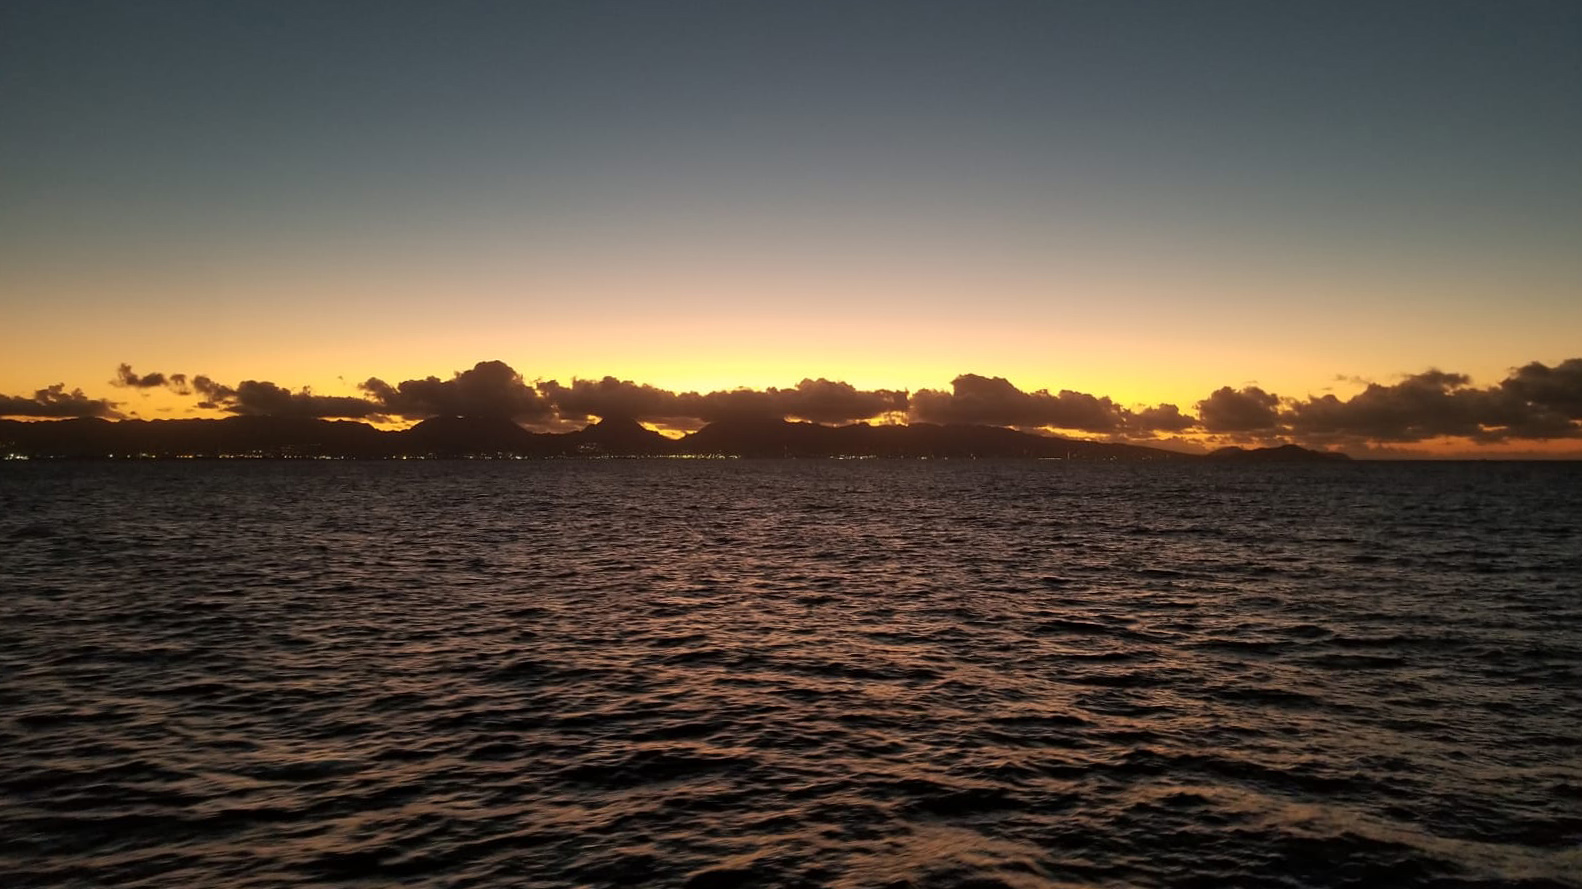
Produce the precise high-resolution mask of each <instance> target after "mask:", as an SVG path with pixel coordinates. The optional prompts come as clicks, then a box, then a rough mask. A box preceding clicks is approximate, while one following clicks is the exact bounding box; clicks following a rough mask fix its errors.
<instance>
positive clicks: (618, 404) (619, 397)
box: [538, 377, 697, 423]
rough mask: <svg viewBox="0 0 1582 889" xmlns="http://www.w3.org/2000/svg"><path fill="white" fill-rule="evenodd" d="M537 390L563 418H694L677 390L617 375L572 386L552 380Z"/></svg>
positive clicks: (658, 419) (660, 419)
mask: <svg viewBox="0 0 1582 889" xmlns="http://www.w3.org/2000/svg"><path fill="white" fill-rule="evenodd" d="M538 391H539V393H540V394H542V395H543V396H544V398H545V399H546V400H548V401H549V402H550V403H551V404H553V405H554V406H555V409H556V411H557V412H558V414H559V416H560V418H561V419H562V420H588V419H590V418H591V417H625V418H629V419H632V420H641V421H644V422H651V423H652V422H657V423H669V422H674V421H683V420H688V419H693V418H692V417H691V415H690V414H689V410H690V408H689V407H687V406H686V405H684V404H683V402H682V399H681V398H680V397H679V396H678V395H676V393H674V392H670V391H668V390H665V389H659V388H656V387H654V386H650V385H648V384H647V383H643V384H638V383H633V382H631V381H629V380H618V379H616V378H615V377H604V378H603V379H599V380H579V379H573V380H572V381H571V385H570V386H564V385H561V384H560V383H559V382H558V381H556V380H550V381H548V382H545V383H540V384H539V386H538ZM693 397H694V398H695V397H697V396H696V395H693Z"/></svg>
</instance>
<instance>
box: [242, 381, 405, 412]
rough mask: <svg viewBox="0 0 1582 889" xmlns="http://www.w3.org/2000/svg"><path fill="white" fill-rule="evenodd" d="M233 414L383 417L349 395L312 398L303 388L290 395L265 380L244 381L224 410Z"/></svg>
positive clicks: (376, 409)
mask: <svg viewBox="0 0 1582 889" xmlns="http://www.w3.org/2000/svg"><path fill="white" fill-rule="evenodd" d="M225 409H226V410H228V411H230V412H231V413H233V414H247V415H259V416H269V417H320V418H341V419H354V420H356V419H365V418H375V417H382V416H383V412H382V410H381V408H380V407H379V405H377V404H374V403H373V402H372V401H369V400H367V399H366V398H357V397H355V396H350V395H314V394H313V392H312V390H310V389H307V388H304V389H302V390H301V391H298V392H292V391H291V390H290V389H287V388H285V387H283V386H277V385H275V384H274V383H271V382H268V381H266V380H243V381H242V382H241V383H240V384H238V385H237V387H236V396H235V399H234V400H233V401H232V402H231V403H230V404H228V405H226V407H225Z"/></svg>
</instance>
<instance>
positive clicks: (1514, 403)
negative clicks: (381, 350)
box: [0, 358, 1582, 450]
mask: <svg viewBox="0 0 1582 889" xmlns="http://www.w3.org/2000/svg"><path fill="white" fill-rule="evenodd" d="M111 383H112V385H114V386H117V387H119V388H126V389H134V390H152V389H161V388H163V389H167V390H169V391H171V392H174V393H176V394H178V395H183V396H191V397H196V399H197V401H196V404H195V406H197V407H200V408H204V409H211V410H220V411H224V412H227V413H232V414H238V415H252V416H259V415H263V416H288V417H318V418H331V419H357V420H376V421H377V420H389V419H401V420H419V419H425V418H428V417H436V416H478V417H501V418H506V419H510V420H513V421H515V422H517V423H520V424H522V425H524V426H528V427H531V428H538V429H564V428H567V427H570V426H576V425H581V424H585V423H587V422H588V421H590V420H591V419H593V418H595V417H622V418H630V419H633V420H638V421H641V422H645V423H652V424H656V425H662V426H666V427H670V428H674V429H696V428H698V427H700V426H703V425H706V424H708V423H713V422H717V421H720V420H728V419H793V420H807V421H811V422H815V423H823V424H828V425H840V424H846V423H854V422H866V421H874V420H878V421H883V422H901V421H906V422H912V423H938V424H970V425H989V426H1010V427H1015V428H1019V429H1028V430H1038V429H1043V430H1051V431H1060V432H1078V433H1087V434H1090V435H1096V436H1102V437H1105V438H1107V439H1109V440H1114V441H1134V442H1143V443H1146V442H1155V443H1160V442H1164V441H1169V440H1172V439H1174V440H1179V438H1176V437H1179V436H1181V435H1182V434H1187V435H1196V436H1199V437H1200V438H1201V439H1207V440H1209V441H1211V442H1212V441H1237V442H1252V441H1273V440H1289V441H1295V442H1299V443H1302V444H1305V445H1310V446H1319V447H1342V448H1347V449H1354V450H1368V449H1370V448H1377V447H1380V446H1399V445H1404V444H1411V443H1416V442H1424V441H1430V440H1436V439H1442V438H1457V439H1465V440H1468V441H1472V442H1479V443H1505V442H1512V441H1545V440H1552V439H1577V438H1582V358H1571V359H1567V360H1565V361H1562V362H1560V363H1559V364H1558V365H1555V366H1554V367H1549V366H1547V365H1545V364H1542V363H1541V362H1536V361H1535V362H1532V363H1530V364H1527V365H1524V366H1522V367H1518V368H1514V369H1512V370H1511V372H1510V374H1509V375H1508V376H1507V377H1506V378H1505V379H1504V380H1501V381H1500V382H1499V383H1497V384H1495V385H1492V386H1485V387H1478V386H1475V385H1473V383H1472V380H1471V379H1470V378H1469V377H1468V376H1466V375H1465V374H1459V373H1450V372H1445V371H1440V370H1427V371H1424V372H1422V373H1418V374H1412V375H1409V376H1406V377H1405V378H1403V379H1402V380H1400V381H1399V382H1396V383H1392V384H1381V383H1368V384H1367V385H1366V387H1365V388H1364V389H1363V390H1362V391H1361V392H1359V393H1357V394H1356V395H1353V396H1351V397H1349V398H1345V399H1342V398H1339V397H1337V396H1335V395H1323V396H1317V397H1315V396H1311V395H1309V396H1306V397H1302V398H1295V397H1283V396H1281V395H1279V394H1277V393H1274V392H1269V391H1266V390H1264V389H1262V388H1260V387H1258V386H1256V385H1247V386H1242V387H1240V388H1233V387H1231V386H1224V387H1221V388H1219V389H1216V390H1215V391H1213V392H1211V393H1209V394H1208V395H1207V396H1206V397H1205V398H1203V399H1202V400H1200V401H1198V402H1197V403H1196V404H1195V405H1194V406H1193V407H1194V409H1195V411H1196V413H1195V414H1192V413H1186V412H1183V411H1182V410H1181V408H1179V407H1178V406H1176V405H1173V404H1160V405H1154V406H1151V407H1145V406H1136V407H1126V406H1123V405H1120V404H1117V403H1116V402H1114V401H1113V400H1111V399H1110V398H1108V397H1102V396H1095V395H1090V394H1088V393H1084V392H1074V391H1071V390H1069V389H1062V390H1060V391H1058V392H1050V391H1049V390H1046V389H1039V390H1034V391H1026V390H1023V389H1020V388H1018V387H1017V386H1016V385H1015V384H1013V383H1011V382H1010V381H1009V380H1007V379H1005V378H1004V377H987V376H981V375H979V374H970V373H969V374H962V375H960V376H958V377H956V378H955V379H954V380H952V381H951V386H950V389H949V390H943V389H920V390H918V391H916V392H912V393H908V392H905V391H902V390H892V389H872V390H868V389H858V388H857V387H855V386H853V385H851V384H850V383H846V382H841V381H837V380H829V379H825V378H822V377H820V378H818V379H812V378H808V379H804V380H802V381H801V382H800V383H798V384H797V385H796V386H794V387H791V388H785V389H780V388H773V387H771V388H767V389H745V388H743V389H731V390H721V391H714V392H707V393H698V392H674V391H671V390H668V389H660V388H658V387H655V386H652V385H649V384H646V383H636V382H633V381H630V380H621V379H617V378H615V377H608V376H607V377H603V378H602V379H597V380H593V379H572V380H571V382H570V383H569V384H562V383H561V382H559V381H557V380H548V381H544V382H537V381H534V382H530V381H528V380H525V379H524V378H523V377H522V375H521V374H520V373H519V372H517V371H516V370H515V369H514V368H512V367H511V366H510V365H508V364H506V363H505V362H503V361H481V362H479V363H478V364H476V365H475V366H473V367H472V368H470V369H468V370H462V371H457V372H456V373H454V374H452V375H451V377H450V378H449V379H441V378H439V377H432V376H431V377H425V378H423V379H414V380H403V381H401V382H398V383H388V382H386V381H384V380H382V379H380V378H378V377H370V378H368V379H367V380H366V381H364V382H363V383H361V384H360V385H359V386H358V388H359V390H361V392H362V393H363V394H362V395H360V396H358V395H319V394H316V393H314V392H313V391H312V390H311V389H308V388H302V389H299V390H291V389H288V388H286V387H284V386H281V385H278V384H276V383H274V382H271V381H267V380H243V381H242V382H240V383H238V384H236V385H235V386H231V385H227V384H224V383H220V382H218V381H216V380H214V379H212V378H211V377H208V376H206V375H202V374H199V375H195V376H191V377H188V376H187V375H186V374H179V373H170V374H166V373H162V372H158V371H155V372H151V373H146V374H138V373H137V372H136V371H134V370H133V369H132V366H131V365H130V364H122V365H120V367H119V368H118V369H117V374H116V378H115V379H114V380H112V381H111ZM119 407H120V403H119V402H113V401H109V400H107V399H96V398H89V397H88V396H87V395H85V394H84V393H83V391H82V390H81V389H72V390H70V391H68V390H67V389H66V388H65V385H64V384H61V383H57V384H55V385H54V386H50V387H47V388H44V389H39V390H37V391H36V392H34V393H33V395H32V396H4V395H0V416H3V417H22V418H30V419H52V418H68V417H99V418H105V419H116V418H121V417H122V416H124V415H123V414H122V413H121V412H120V411H119V410H118V408H119Z"/></svg>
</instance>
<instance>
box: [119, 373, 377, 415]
mask: <svg viewBox="0 0 1582 889" xmlns="http://www.w3.org/2000/svg"><path fill="white" fill-rule="evenodd" d="M124 366H125V365H123V367H124ZM144 379H147V378H146V377H145V378H144ZM191 388H192V390H193V391H196V392H197V393H198V395H199V396H201V397H202V400H201V401H199V402H198V407H200V408H204V409H207V410H221V411H226V412H227V413H232V414H240V415H242V416H249V417H315V418H320V419H349V420H363V419H383V411H382V410H381V408H380V407H379V405H377V404H375V403H374V402H372V401H369V400H367V399H365V398H357V397H355V396H348V395H315V394H314V393H313V390H312V389H309V388H307V387H303V388H302V389H301V390H299V391H296V392H293V391H291V390H290V389H287V388H285V387H284V386H279V385H276V384H274V383H271V382H269V381H268V380H243V381H242V382H240V383H238V384H237V385H236V386H235V387H234V388H233V387H231V386H226V385H224V384H222V383H217V382H215V381H214V380H213V379H211V378H210V377H207V376H204V375H202V374H199V375H198V376H195V377H193V378H192V383H191Z"/></svg>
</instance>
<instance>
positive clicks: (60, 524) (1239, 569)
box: [0, 460, 1582, 889]
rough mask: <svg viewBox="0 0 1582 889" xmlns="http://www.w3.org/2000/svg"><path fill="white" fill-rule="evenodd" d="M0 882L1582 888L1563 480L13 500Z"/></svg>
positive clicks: (878, 475) (175, 485)
mask: <svg viewBox="0 0 1582 889" xmlns="http://www.w3.org/2000/svg"><path fill="white" fill-rule="evenodd" d="M0 884H3V885H5V886H8V887H24V886H26V887H31V886H50V887H78V886H82V887H87V886H117V887H133V886H146V887H172V886H181V887H220V886H225V887H277V886H306V885H317V886H327V885H365V886H366V885H401V886H415V887H468V886H542V887H559V886H564V887H581V886H589V887H605V886H678V887H698V889H701V887H713V889H719V887H748V886H767V887H822V886H829V887H853V889H855V887H893V889H901V887H963V889H965V887H973V889H993V887H1017V889H1021V887H1051V886H1060V887H1078V886H1105V887H1108V886H1204V887H1208V886H1270V887H1307V886H1383V887H1412V886H1433V887H1492V886H1520V887H1532V889H1537V887H1577V886H1582V466H1578V465H1575V464H1538V463H1347V464H1339V465H1332V464H1319V465H1201V464H1188V465H1180V464H1123V463H1113V464H1112V463H1079V462H1071V461H1004V462H996V461H900V460H897V461H880V460H864V461H830V460H807V461H795V460H787V461H751V460H587V461H577V460H551V461H522V462H515V461H500V462H482V461H479V462H472V461H453V462H440V461H423V462H361V463H359V462H319V461H278V462H274V461H214V462H200V461H188V462H143V463H135V462H122V463H108V462H88V463H38V462H32V463H12V464H4V465H0Z"/></svg>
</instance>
